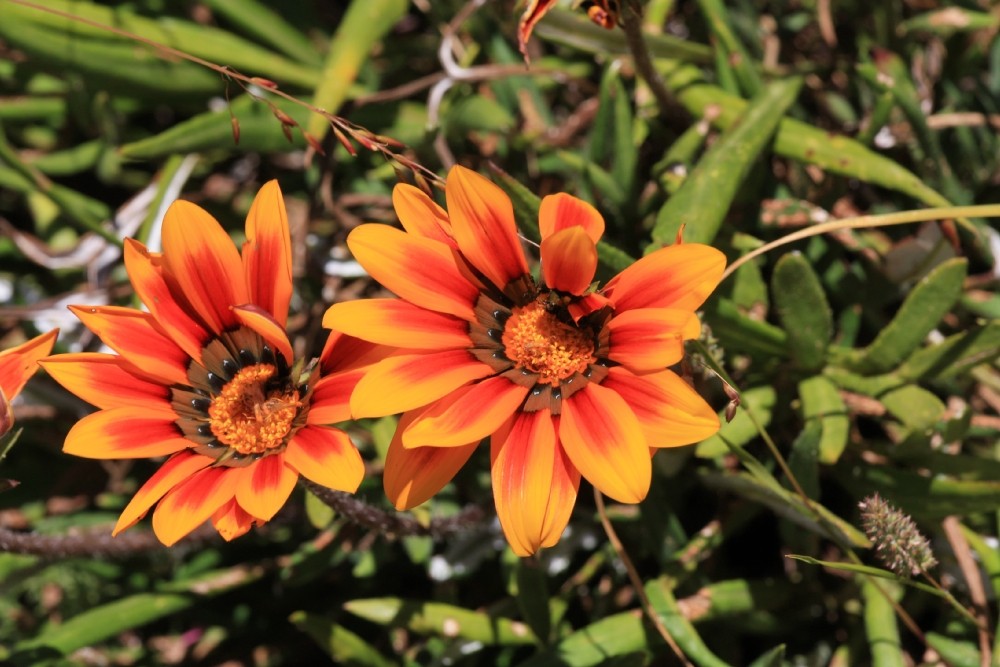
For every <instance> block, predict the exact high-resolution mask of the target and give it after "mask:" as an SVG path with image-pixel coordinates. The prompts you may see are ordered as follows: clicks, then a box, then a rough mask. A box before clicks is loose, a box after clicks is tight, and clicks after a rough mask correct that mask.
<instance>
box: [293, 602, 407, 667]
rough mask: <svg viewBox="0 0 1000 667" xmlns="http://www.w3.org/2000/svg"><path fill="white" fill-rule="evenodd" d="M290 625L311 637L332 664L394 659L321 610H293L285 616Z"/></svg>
mask: <svg viewBox="0 0 1000 667" xmlns="http://www.w3.org/2000/svg"><path fill="white" fill-rule="evenodd" d="M288 620H289V621H291V623H292V625H294V626H295V627H297V628H298V629H299V630H302V631H303V632H305V633H306V634H307V635H309V636H310V637H312V639H313V641H315V642H316V643H317V644H318V645H319V647H320V648H321V649H323V650H324V651H326V653H327V655H329V656H330V657H331V658H332V659H333V660H334V662H335V663H336V664H338V665H344V667H392V666H393V665H397V664H398V663H397V662H395V661H393V660H390V659H388V658H386V657H385V656H383V655H382V654H381V653H379V652H378V651H377V650H376V649H375V647H373V646H372V645H371V644H369V643H368V642H366V641H365V640H364V639H362V638H361V637H359V636H358V635H356V634H354V633H353V632H351V631H350V630H348V629H347V628H345V627H344V626H342V625H339V624H337V623H334V622H333V621H332V620H331V619H329V618H327V617H326V616H323V615H321V614H313V613H310V612H305V611H297V612H295V613H293V614H292V615H291V616H290V617H289V618H288Z"/></svg>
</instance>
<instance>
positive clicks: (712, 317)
mask: <svg viewBox="0 0 1000 667" xmlns="http://www.w3.org/2000/svg"><path fill="white" fill-rule="evenodd" d="M705 321H706V322H707V323H708V325H709V326H710V327H711V328H712V334H713V335H715V336H716V337H717V338H718V339H719V340H720V341H721V342H722V345H723V347H725V348H726V349H727V350H729V349H733V350H736V351H739V352H747V353H749V354H751V355H754V356H755V357H756V356H758V355H761V356H770V357H777V358H779V359H780V358H784V357H785V356H787V354H788V334H786V333H785V332H784V331H782V330H781V329H780V328H778V327H776V326H774V325H773V324H769V323H767V322H762V321H761V320H755V319H753V318H751V317H750V316H748V315H745V314H743V313H742V312H740V309H739V308H737V307H736V304H735V303H733V302H732V301H731V300H730V299H725V298H718V299H714V300H713V302H712V304H711V305H709V306H707V307H706V309H705Z"/></svg>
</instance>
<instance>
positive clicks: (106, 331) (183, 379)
mask: <svg viewBox="0 0 1000 667" xmlns="http://www.w3.org/2000/svg"><path fill="white" fill-rule="evenodd" d="M69 309H70V310H72V311H73V313H74V314H75V315H76V316H77V317H78V318H80V321H81V322H83V325H84V326H85V327H87V328H88V329H90V330H91V331H93V332H94V333H95V334H97V336H98V337H99V338H100V339H101V340H102V341H104V343H105V344H106V345H107V346H108V347H110V348H111V349H113V350H114V351H115V352H117V353H118V354H120V355H122V357H124V358H125V360H126V361H128V362H129V364H131V365H132V366H133V367H135V368H136V369H139V370H140V371H141V372H142V374H143V375H146V376H147V377H149V378H151V379H155V380H158V381H160V382H162V383H164V384H167V385H171V384H187V382H188V377H187V367H188V363H189V362H190V361H191V358H190V357H189V356H188V354H187V353H186V352H185V351H184V350H182V349H181V348H180V347H178V346H177V344H176V343H175V342H174V341H173V340H171V339H170V338H169V337H168V336H167V335H166V334H165V333H164V332H163V330H162V329H161V328H160V327H159V325H158V324H156V321H155V320H154V319H153V316H152V315H150V314H149V313H144V312H142V311H140V310H133V309H132V308H120V307H118V306H70V307H69Z"/></svg>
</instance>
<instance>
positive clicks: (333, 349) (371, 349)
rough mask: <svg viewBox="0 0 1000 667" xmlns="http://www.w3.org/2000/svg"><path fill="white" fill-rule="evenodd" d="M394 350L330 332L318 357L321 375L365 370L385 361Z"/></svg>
mask: <svg viewBox="0 0 1000 667" xmlns="http://www.w3.org/2000/svg"><path fill="white" fill-rule="evenodd" d="M391 352H395V348H390V347H386V346H384V345H376V344H375V343H369V342H368V341H366V340H361V339H360V338H356V337H354V336H348V335H347V334H342V333H340V332H339V331H331V332H330V335H329V336H327V338H326V343H325V344H324V345H323V352H322V353H320V355H319V360H320V369H321V370H322V372H323V375H331V374H333V373H340V372H341V371H348V370H354V369H358V368H366V367H368V366H371V365H372V364H375V363H378V362H379V361H382V359H385V358H386V357H387V356H388V355H389V354H390V353H391Z"/></svg>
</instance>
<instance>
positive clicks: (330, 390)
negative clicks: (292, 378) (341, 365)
mask: <svg viewBox="0 0 1000 667" xmlns="http://www.w3.org/2000/svg"><path fill="white" fill-rule="evenodd" d="M364 374H365V371H364V370H363V369H359V370H355V371H344V372H342V373H337V374H335V375H328V376H326V377H321V378H320V379H319V382H317V383H316V387H315V388H313V393H312V399H310V401H309V414H308V416H307V417H306V423H308V424H316V425H329V424H337V423H339V422H343V421H347V420H348V419H350V418H351V392H353V391H354V387H356V386H357V384H358V380H360V379H361V378H362V376H363V375H364Z"/></svg>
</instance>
